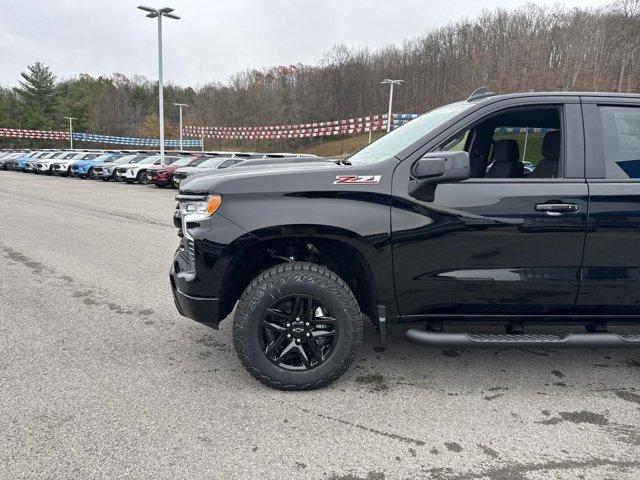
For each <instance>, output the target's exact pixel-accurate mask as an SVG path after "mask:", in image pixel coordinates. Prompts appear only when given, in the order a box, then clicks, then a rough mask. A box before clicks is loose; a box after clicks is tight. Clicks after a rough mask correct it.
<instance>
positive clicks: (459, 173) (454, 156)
mask: <svg viewBox="0 0 640 480" xmlns="http://www.w3.org/2000/svg"><path fill="white" fill-rule="evenodd" d="M470 175H471V168H470V164H469V154H468V153H467V152H432V153H427V154H426V155H425V156H423V157H422V158H421V159H420V160H418V161H417V162H416V163H414V164H413V166H412V167H411V176H412V177H413V178H415V179H416V180H421V182H420V183H446V182H457V181H460V180H466V179H467V178H469V177H470Z"/></svg>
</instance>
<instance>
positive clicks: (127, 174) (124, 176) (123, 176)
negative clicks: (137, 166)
mask: <svg viewBox="0 0 640 480" xmlns="http://www.w3.org/2000/svg"><path fill="white" fill-rule="evenodd" d="M135 179H136V175H135V174H134V173H133V169H132V168H122V169H120V168H117V169H116V180H118V181H120V182H122V181H123V180H135Z"/></svg>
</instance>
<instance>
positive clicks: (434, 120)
mask: <svg viewBox="0 0 640 480" xmlns="http://www.w3.org/2000/svg"><path fill="white" fill-rule="evenodd" d="M471 106H472V104H470V103H467V102H460V103H452V104H451V105H445V106H444V107H440V108H436V109H435V110H431V111H430V112H427V113H425V114H424V115H421V116H419V117H418V118H416V119H415V120H411V121H410V122H409V123H407V124H405V125H403V126H402V127H400V128H397V129H395V130H393V131H391V132H390V133H387V134H386V135H385V136H384V137H382V138H380V139H379V140H376V141H375V142H373V143H372V144H370V145H367V146H366V147H364V148H363V149H362V150H360V151H359V152H356V153H354V154H353V155H351V156H350V157H349V161H350V162H351V163H376V162H380V161H382V160H386V159H387V158H389V157H393V156H394V155H397V154H398V153H400V152H401V151H402V150H404V149H405V148H407V147H408V146H409V145H411V144H412V143H413V142H415V141H416V140H418V139H420V138H421V137H422V136H423V135H426V134H427V133H429V132H430V131H431V130H433V129H434V128H436V127H437V126H438V125H441V124H442V123H443V122H446V121H447V120H449V119H450V118H453V117H455V116H456V115H458V114H459V113H460V112H463V111H464V110H466V109H468V108H470V107H471Z"/></svg>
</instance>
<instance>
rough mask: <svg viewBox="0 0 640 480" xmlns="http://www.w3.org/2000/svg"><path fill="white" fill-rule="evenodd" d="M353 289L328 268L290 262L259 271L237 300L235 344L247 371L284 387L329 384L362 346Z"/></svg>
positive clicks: (297, 388) (357, 307)
mask: <svg viewBox="0 0 640 480" xmlns="http://www.w3.org/2000/svg"><path fill="white" fill-rule="evenodd" d="M362 317H363V316H362V313H361V312H360V307H359V305H358V302H357V300H356V299H355V296H354V295H353V292H352V291H351V289H350V288H349V286H348V285H347V284H346V283H345V282H344V280H342V279H341V278H340V277H339V276H338V275H336V274H335V273H334V272H332V271H331V270H329V269H328V268H327V267H325V266H322V265H317V264H313V263H308V262H288V263H283V264H280V265H276V266H274V267H271V268H269V269H267V270H265V271H263V272H262V273H260V274H259V275H258V276H257V277H256V278H255V279H253V281H252V282H251V283H250V284H249V286H248V287H247V288H246V289H245V291H244V293H243V294H242V296H241V297H240V300H239V301H238V305H237V308H236V312H235V315H234V320H233V343H234V347H235V349H236V353H237V354H238V357H239V358H240V361H241V362H242V364H243V365H244V367H245V368H246V369H247V371H248V372H249V373H250V374H251V375H252V376H253V377H254V378H256V379H257V380H259V381H260V382H262V383H264V384H265V385H267V386H269V387H272V388H278V389H281V390H311V389H315V388H321V387H324V386H326V385H329V384H330V383H331V382H333V381H334V380H336V379H337V378H338V377H340V375H342V374H343V373H344V372H345V371H346V370H347V369H348V368H349V366H350V365H351V363H352V362H353V360H354V358H355V356H356V353H357V352H358V349H359V348H360V345H361V344H362V331H363V327H362Z"/></svg>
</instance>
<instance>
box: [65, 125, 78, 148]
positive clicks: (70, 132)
mask: <svg viewBox="0 0 640 480" xmlns="http://www.w3.org/2000/svg"><path fill="white" fill-rule="evenodd" d="M63 118H66V119H68V120H69V150H73V121H74V120H77V118H76V117H63Z"/></svg>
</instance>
